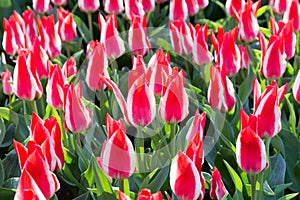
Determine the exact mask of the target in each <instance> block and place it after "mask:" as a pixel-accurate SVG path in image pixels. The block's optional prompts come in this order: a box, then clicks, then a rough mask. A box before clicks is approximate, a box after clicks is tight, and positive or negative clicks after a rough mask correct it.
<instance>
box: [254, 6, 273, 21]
mask: <svg viewBox="0 0 300 200" xmlns="http://www.w3.org/2000/svg"><path fill="white" fill-rule="evenodd" d="M269 8H270V6H269V5H265V6H262V7H260V8H259V9H258V11H257V13H256V17H257V18H258V17H260V16H262V15H263V14H265V13H266V12H267V11H268V10H269Z"/></svg>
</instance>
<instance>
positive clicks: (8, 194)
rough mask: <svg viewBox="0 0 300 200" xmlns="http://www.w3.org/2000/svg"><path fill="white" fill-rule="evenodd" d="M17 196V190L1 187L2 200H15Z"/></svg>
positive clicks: (0, 197)
mask: <svg viewBox="0 0 300 200" xmlns="http://www.w3.org/2000/svg"><path fill="white" fill-rule="evenodd" d="M14 196H15V190H13V189H8V188H1V187H0V199H13V198H14Z"/></svg>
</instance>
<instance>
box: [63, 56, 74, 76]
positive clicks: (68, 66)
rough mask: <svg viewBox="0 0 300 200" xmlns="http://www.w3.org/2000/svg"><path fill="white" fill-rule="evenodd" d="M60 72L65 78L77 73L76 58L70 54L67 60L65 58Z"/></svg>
mask: <svg viewBox="0 0 300 200" xmlns="http://www.w3.org/2000/svg"><path fill="white" fill-rule="evenodd" d="M62 72H63V75H64V76H65V77H66V78H69V77H71V76H73V75H76V74H77V68H76V60H75V59H74V57H73V56H71V57H70V59H69V60H66V62H65V63H64V65H63V67H62Z"/></svg>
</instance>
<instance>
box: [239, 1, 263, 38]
mask: <svg viewBox="0 0 300 200" xmlns="http://www.w3.org/2000/svg"><path fill="white" fill-rule="evenodd" d="M259 6H260V1H257V2H255V3H253V2H252V0H249V1H247V2H246V4H245V5H244V7H243V8H242V10H241V11H240V12H239V13H235V18H236V19H237V21H238V23H239V34H238V35H239V38H240V39H242V40H244V41H247V42H249V41H252V40H254V39H255V37H256V36H257V34H258V32H259V25H258V21H257V18H256V13H257V10H258V8H259Z"/></svg>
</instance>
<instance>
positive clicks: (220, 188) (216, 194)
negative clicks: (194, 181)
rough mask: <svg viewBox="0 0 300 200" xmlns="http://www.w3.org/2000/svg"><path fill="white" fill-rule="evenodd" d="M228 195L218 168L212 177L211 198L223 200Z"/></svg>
mask: <svg viewBox="0 0 300 200" xmlns="http://www.w3.org/2000/svg"><path fill="white" fill-rule="evenodd" d="M227 194H228V191H227V190H226V188H225V186H224V183H223V181H222V177H221V174H220V172H219V170H218V169H217V168H215V169H214V171H213V173H212V177H211V187H210V192H209V195H210V198H212V199H223V197H224V196H226V195H227Z"/></svg>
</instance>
